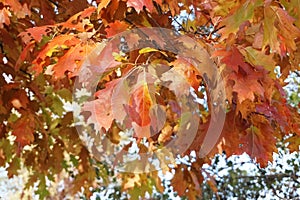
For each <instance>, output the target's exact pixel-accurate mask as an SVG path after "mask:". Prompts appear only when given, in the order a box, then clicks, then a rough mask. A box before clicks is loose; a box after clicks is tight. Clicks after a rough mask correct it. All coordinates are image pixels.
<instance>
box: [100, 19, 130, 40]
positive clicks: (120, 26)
mask: <svg viewBox="0 0 300 200" xmlns="http://www.w3.org/2000/svg"><path fill="white" fill-rule="evenodd" d="M108 26H109V27H108V28H106V29H105V31H106V33H107V37H108V38H110V37H112V36H114V35H116V34H118V33H122V32H123V31H126V30H127V28H128V24H127V23H126V22H124V21H119V20H116V21H115V22H113V23H110V24H108Z"/></svg>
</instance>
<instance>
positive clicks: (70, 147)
mask: <svg viewBox="0 0 300 200" xmlns="http://www.w3.org/2000/svg"><path fill="white" fill-rule="evenodd" d="M299 4H300V3H299V1H298V0H290V1H286V0H279V1H270V0H265V1H262V0H243V1H222V0H214V1H190V0H187V1H180V0H176V1H171V0H165V1H162V0H153V1H152V0H102V1H100V0H97V1H90V2H87V1H81V0H73V1H64V0H58V1H52V0H47V1H44V0H33V1H29V0H23V1H17V0H10V1H6V0H1V1H0V32H1V34H0V41H1V44H0V45H1V52H0V66H1V67H0V73H1V74H3V76H0V85H1V87H0V94H1V98H0V119H1V124H0V164H1V165H2V166H5V164H8V168H7V170H8V176H9V177H12V176H14V175H16V174H18V170H19V169H20V167H21V164H22V165H24V166H25V168H27V169H28V170H29V172H30V175H29V179H28V183H27V184H26V186H25V188H24V189H28V188H30V187H31V186H33V184H34V183H36V182H38V187H37V190H36V193H37V194H38V195H39V197H40V198H41V199H43V198H45V197H47V196H51V195H54V194H50V193H49V191H48V190H47V184H46V182H47V181H52V182H57V181H59V180H60V179H63V180H64V182H65V189H64V190H63V192H60V194H59V195H61V196H64V195H66V194H71V195H74V194H76V193H77V192H78V191H81V189H82V188H83V190H84V193H85V195H86V196H90V195H92V192H91V190H90V188H91V187H92V188H101V187H103V188H106V187H108V185H109V183H112V182H117V180H120V181H121V185H119V186H117V190H118V191H120V192H119V193H115V194H113V195H118V194H120V195H121V194H123V193H126V195H127V196H128V195H129V196H130V198H132V199H138V198H139V196H140V197H144V196H145V195H146V194H149V195H151V194H153V191H158V192H160V193H163V191H164V188H163V187H162V184H161V180H160V178H159V176H158V173H157V172H156V171H152V172H149V173H140V174H135V173H115V172H114V171H113V170H112V169H111V168H110V165H111V163H110V162H109V160H105V159H103V160H96V159H95V158H94V157H93V155H91V154H90V152H91V151H90V150H91V149H89V147H86V145H85V144H84V143H83V142H82V140H81V139H80V137H79V135H78V133H77V131H78V130H81V129H88V130H90V129H94V128H96V130H98V133H97V134H100V135H101V134H102V133H103V134H104V135H105V137H107V138H108V139H109V140H110V141H111V142H112V143H113V144H116V145H118V144H120V143H122V137H121V134H123V133H124V132H126V130H128V129H129V128H132V127H133V128H132V129H131V130H132V131H133V132H134V134H132V138H133V139H134V140H135V141H136V143H137V146H138V149H139V151H140V152H142V153H143V152H144V153H145V152H150V153H151V152H152V151H157V150H158V149H159V147H160V146H164V145H166V144H168V142H169V141H170V140H171V139H172V138H173V137H175V136H176V135H177V137H179V136H180V135H179V132H180V131H178V127H180V123H182V124H184V125H183V129H186V130H187V129H188V126H189V122H184V117H186V116H185V115H184V114H186V113H181V112H180V110H179V111H178V106H179V105H178V103H176V96H178V95H179V96H180V95H182V96H183V97H189V96H190V95H191V93H192V92H191V91H192V89H191V90H186V87H184V85H185V84H186V83H188V84H189V87H190V88H193V91H194V92H193V95H196V97H197V99H198V100H199V99H200V100H203V101H204V103H199V102H202V101H199V102H198V101H197V102H198V104H197V109H196V111H195V112H196V113H198V115H197V116H196V118H197V120H195V121H197V122H199V123H198V124H197V127H198V128H197V133H196V136H195V138H194V140H193V143H192V144H191V145H190V146H189V147H188V149H187V150H186V151H185V152H183V153H182V154H181V155H180V156H189V155H190V153H191V152H193V151H195V152H199V151H200V150H201V149H202V148H203V147H204V148H205V145H207V144H206V143H205V142H204V141H203V138H204V137H205V135H206V133H207V131H208V127H209V124H210V122H212V121H213V117H212V116H213V114H212V113H214V112H215V110H214V106H213V105H214V104H215V103H216V99H213V98H207V96H210V93H211V91H212V90H211V87H210V86H212V85H214V81H217V80H214V79H213V78H212V77H208V78H207V74H206V72H203V71H199V70H198V69H199V68H197V63H195V62H190V61H189V59H188V58H187V57H185V58H184V57H183V58H182V57H180V56H178V55H179V53H180V51H181V50H182V49H179V50H178V52H176V51H173V52H172V51H171V50H172V48H171V47H172V46H180V45H181V46H182V48H186V47H188V46H189V45H191V43H189V40H188V39H186V40H184V41H176V40H175V41H170V40H168V36H165V38H155V36H156V35H155V34H152V35H151V34H148V37H146V36H147V34H146V36H145V33H143V32H137V33H136V34H134V35H131V37H130V38H129V39H128V38H127V41H122V39H121V38H117V39H120V40H118V42H119V43H117V42H115V43H113V44H112V46H110V48H106V47H105V44H107V43H108V42H109V41H114V38H115V36H116V37H117V36H118V34H119V33H122V32H123V31H126V30H133V29H135V28H142V27H159V29H162V28H165V29H171V30H173V31H174V32H175V33H176V34H174V35H186V36H189V37H190V38H192V39H193V41H197V43H198V45H199V46H201V47H202V48H203V49H206V50H207V52H208V53H209V56H210V57H212V59H213V61H214V63H215V65H216V66H217V67H218V73H220V74H221V75H222V79H223V81H224V84H225V90H226V102H221V103H223V104H225V105H226V119H225V123H224V127H223V129H222V132H221V136H220V137H219V139H218V142H217V143H216V144H215V145H214V146H213V148H212V150H211V151H210V152H209V153H208V154H206V155H205V156H201V157H199V156H198V155H197V156H196V157H195V158H194V161H193V162H192V163H191V164H190V165H188V164H185V163H175V162H173V161H172V159H171V157H172V156H170V163H167V165H164V166H160V167H161V168H163V172H164V173H167V172H174V177H173V179H172V180H171V182H170V184H171V185H172V187H173V189H174V190H175V191H176V192H177V194H178V195H179V196H186V197H187V198H188V199H196V198H200V197H201V194H202V192H201V184H202V183H203V180H204V176H207V173H205V170H204V169H203V165H204V164H210V163H211V160H212V158H213V157H214V155H215V154H218V153H222V152H226V156H228V157H229V156H232V155H240V154H242V153H244V152H246V153H247V154H248V155H249V156H250V157H251V158H252V159H254V160H255V161H256V162H257V163H258V164H259V166H260V167H262V168H263V167H266V166H267V165H268V162H272V160H273V156H272V155H273V153H274V152H277V151H278V148H277V144H278V143H279V142H282V143H283V144H285V145H286V146H287V147H288V149H289V150H290V151H291V152H294V151H298V150H299V144H300V137H299V135H300V116H299V111H298V110H299V106H300V104H299V101H298V100H297V99H298V98H296V97H295V95H296V94H297V92H296V93H294V94H292V96H291V99H288V98H287V96H286V94H285V92H284V90H283V87H284V86H285V85H286V83H285V80H286V78H287V77H288V76H289V75H290V74H292V73H295V74H296V75H295V76H296V77H299V74H298V73H299V68H300V54H299V52H300V17H299V12H300V11H299V8H300V5H299ZM182 13H186V14H185V15H184V14H182ZM182 16H186V17H183V19H182ZM149 35H150V37H149ZM153 41H155V44H154V42H153ZM120 44H121V46H120ZM126 45H129V46H130V45H136V46H137V47H139V45H146V46H147V45H148V47H146V48H142V49H136V50H133V51H127V46H126ZM189 48H191V47H189ZM164 49H168V50H164ZM99 50H102V53H101V55H96V54H95V52H97V51H99ZM111 50H112V51H111ZM190 53H193V52H192V51H191V52H190ZM203 55H204V54H196V53H194V54H192V55H190V56H194V57H197V56H198V57H199V58H200V57H201V58H202V57H204V56H203ZM186 56H187V55H186ZM203 59H204V58H203ZM203 61H204V63H206V61H207V60H205V59H204V60H203ZM207 62H208V61H207ZM86 63H90V64H91V65H92V66H96V68H95V69H98V70H100V71H101V70H103V76H102V77H101V78H99V80H96V82H97V83H96V84H97V91H96V93H95V97H96V99H93V100H91V101H88V102H87V103H84V102H85V101H87V100H88V99H89V97H88V96H85V95H82V96H80V92H81V93H82V91H75V92H74V91H73V88H74V84H75V82H76V78H78V76H79V74H80V73H82V71H81V69H83V67H84V66H85V65H86ZM145 65H147V66H151V65H152V66H155V67H152V68H151V67H149V68H147V70H148V71H146V72H145V69H146V67H144V66H145ZM162 66H163V67H162ZM278 66H279V68H280V73H278V74H279V75H278V74H276V73H275V72H274V70H275V68H276V67H278ZM150 70H152V71H150ZM207 70H208V71H209V70H210V68H207ZM132 71H134V72H136V73H137V74H136V75H137V79H136V80H133V81H131V82H130V80H129V79H128V80H127V82H126V84H129V83H130V84H132V85H130V86H131V87H133V88H134V89H133V90H132V91H130V97H128V99H126V98H125V97H127V96H126V94H125V96H121V97H124V99H125V100H124V102H125V103H124V104H123V107H122V108H124V109H123V113H122V112H120V113H119V114H120V115H118V119H117V118H116V117H115V116H114V115H112V114H111V113H112V107H113V106H112V105H110V103H111V97H112V93H113V91H114V90H115V89H116V85H118V84H119V82H120V81H121V79H122V78H124V77H127V76H128V75H129V74H130V73H132ZM150 72H151V73H154V74H155V75H156V76H157V77H159V79H161V80H163V81H165V82H168V83H169V85H168V86H169V87H168V88H166V87H163V86H161V85H156V84H154V82H151V81H150V82H149V80H152V79H151V77H150V78H149V77H148V75H149V73H150ZM93 73H95V72H92V74H93ZM176 73H177V74H182V76H183V79H178V80H175V79H174V74H176ZM90 77H91V76H88V74H87V77H86V79H85V80H81V83H86V84H88V83H89V81H90V82H91V80H93V79H88V78H90ZM93 81H94V80H93ZM126 84H123V85H126ZM199 88H200V89H199ZM201 88H204V89H201ZM121 89H122V88H121ZM123 91H126V90H123ZM186 92H187V93H189V94H186ZM73 93H75V95H77V96H80V97H81V103H83V104H84V105H83V109H84V111H85V112H84V113H75V115H77V114H78V116H79V115H82V116H83V117H84V118H85V119H87V124H85V125H82V124H78V123H74V120H73V114H74V113H72V112H75V111H74V110H68V109H67V108H66V104H68V103H69V104H71V103H70V102H71V101H72V97H73V96H72V94H73ZM153 94H157V95H156V96H155V97H154V96H153ZM293 95H294V96H293ZM119 100H120V101H123V100H122V98H119ZM121 103H122V102H121ZM154 104H158V105H159V107H154V106H153V105H154ZM181 106H182V105H181ZM183 106H184V107H185V109H186V110H188V111H189V112H192V111H193V112H194V110H193V109H194V107H191V106H190V103H189V102H187V103H186V104H184V105H183ZM160 109H161V110H163V111H164V112H165V113H166V116H165V118H166V120H165V121H166V123H164V124H162V125H161V124H159V121H155V119H154V118H153V114H151V113H153V112H156V113H157V112H160ZM124 113H125V114H124ZM127 113H128V115H126V114H127ZM119 122H122V123H123V125H124V126H118V124H117V123H119ZM129 122H130V123H129ZM151 128H152V129H151ZM153 129H155V130H156V129H157V130H158V132H157V134H155V135H153V134H152V132H151V130H153ZM99 138H100V137H99ZM143 138H144V139H145V138H146V141H147V143H148V144H149V145H148V146H147V145H146V144H145V143H144V142H145V140H144V139H143ZM98 142H99V141H98ZM131 145H133V144H132V143H129V144H127V145H125V146H123V147H122V148H123V149H124V150H126V151H127V150H128V149H130V146H131ZM91 148H93V147H91ZM94 150H95V148H94ZM94 155H95V154H94ZM176 156H177V155H174V157H176ZM142 167H145V166H142ZM65 172H66V173H67V174H68V176H67V178H65V177H61V176H60V175H61V174H63V173H65ZM96 177H98V180H97V179H96ZM208 184H209V186H210V188H211V189H212V191H213V192H214V193H216V194H217V193H218V191H217V190H216V185H215V184H216V183H215V182H214V181H213V179H212V178H211V179H209V181H208Z"/></svg>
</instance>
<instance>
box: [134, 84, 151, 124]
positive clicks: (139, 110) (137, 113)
mask: <svg viewBox="0 0 300 200" xmlns="http://www.w3.org/2000/svg"><path fill="white" fill-rule="evenodd" d="M152 104H153V102H152V99H151V96H150V93H149V88H148V85H147V83H143V85H142V86H140V87H138V88H136V89H135V90H134V91H133V93H132V96H131V98H130V100H129V115H130V117H131V119H132V120H133V121H134V122H136V123H137V124H138V125H139V126H147V125H149V124H150V122H151V118H150V108H151V106H152Z"/></svg>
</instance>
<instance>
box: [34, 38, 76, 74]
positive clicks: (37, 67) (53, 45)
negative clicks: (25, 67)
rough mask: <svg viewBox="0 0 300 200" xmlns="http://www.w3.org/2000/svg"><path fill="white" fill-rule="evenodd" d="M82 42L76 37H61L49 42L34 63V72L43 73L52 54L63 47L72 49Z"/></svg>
mask: <svg viewBox="0 0 300 200" xmlns="http://www.w3.org/2000/svg"><path fill="white" fill-rule="evenodd" d="M79 42H80V40H79V39H78V38H76V37H75V36H74V35H59V36H57V37H55V38H54V39H53V40H52V41H51V42H49V43H48V44H47V45H46V46H45V47H44V49H43V50H42V51H41V52H40V53H39V54H38V56H37V58H36V59H35V60H34V61H33V62H32V64H33V66H32V70H33V71H35V72H36V73H37V74H39V73H41V72H42V71H43V68H44V67H45V66H46V61H45V59H46V58H47V57H51V56H52V53H53V52H55V51H57V48H60V47H62V46H64V47H65V48H66V47H70V46H73V45H76V44H78V43H79Z"/></svg>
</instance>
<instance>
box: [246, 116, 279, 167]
mask: <svg viewBox="0 0 300 200" xmlns="http://www.w3.org/2000/svg"><path fill="white" fill-rule="evenodd" d="M253 118H254V117H253ZM253 121H254V122H253V123H254V125H252V126H251V127H250V128H248V129H247V130H246V131H245V134H244V135H242V136H241V144H242V146H241V150H242V151H245V152H246V153H247V154H248V155H249V156H250V157H251V158H256V160H257V162H258V163H259V164H260V165H261V167H266V166H267V164H268V161H272V160H273V155H272V153H273V152H276V151H277V150H276V139H275V137H274V135H273V134H274V131H273V129H272V127H271V126H270V125H269V123H268V121H267V120H266V119H265V118H264V117H262V116H255V118H254V119H253Z"/></svg>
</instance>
